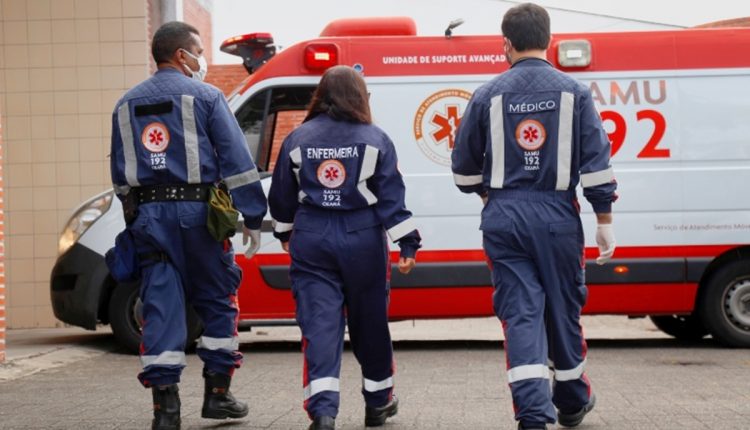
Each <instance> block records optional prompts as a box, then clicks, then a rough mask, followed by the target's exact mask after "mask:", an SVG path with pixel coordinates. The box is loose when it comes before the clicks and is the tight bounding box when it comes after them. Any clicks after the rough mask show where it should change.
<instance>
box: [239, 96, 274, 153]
mask: <svg viewBox="0 0 750 430" xmlns="http://www.w3.org/2000/svg"><path fill="white" fill-rule="evenodd" d="M270 94H271V91H270V90H265V91H263V92H261V93H259V94H256V95H254V96H253V97H252V98H250V100H248V101H247V103H245V104H244V105H243V106H242V107H241V108H240V109H239V111H237V115H236V117H237V122H238V123H239V124H240V128H241V129H242V134H244V135H245V141H247V146H248V147H249V148H250V153H251V154H252V155H253V159H254V160H256V161H257V160H258V149H259V146H260V139H261V132H262V131H263V119H264V118H265V113H266V111H267V108H268V106H267V105H268V100H269V96H270Z"/></svg>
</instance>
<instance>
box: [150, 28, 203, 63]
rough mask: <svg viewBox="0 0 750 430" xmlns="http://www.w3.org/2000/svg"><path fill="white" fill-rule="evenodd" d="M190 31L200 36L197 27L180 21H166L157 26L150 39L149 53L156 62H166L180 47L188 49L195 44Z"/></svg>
mask: <svg viewBox="0 0 750 430" xmlns="http://www.w3.org/2000/svg"><path fill="white" fill-rule="evenodd" d="M191 33H192V34H195V35H197V36H200V33H199V32H198V29H196V28H195V27H193V26H192V25H190V24H185V23H184V22H180V21H172V22H168V23H166V24H164V25H162V26H161V27H159V29H158V30H156V33H154V38H153V40H151V55H153V57H154V61H156V64H160V63H166V62H168V61H169V60H170V59H171V58H172V55H174V53H175V51H177V50H178V49H180V48H182V49H186V50H190V48H191V47H192V46H193V45H194V44H195V40H194V39H193V37H192V36H191Z"/></svg>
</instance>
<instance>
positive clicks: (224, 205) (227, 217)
mask: <svg viewBox="0 0 750 430" xmlns="http://www.w3.org/2000/svg"><path fill="white" fill-rule="evenodd" d="M239 217H240V213H239V212H238V211H237V209H235V208H234V206H232V199H230V198H229V194H227V193H226V191H224V190H222V189H221V188H218V187H211V190H210V191H209V194H208V219H207V220H206V227H208V232H209V233H210V234H211V236H212V237H213V238H214V239H216V241H217V242H223V241H224V240H226V239H228V238H230V237H232V236H233V235H234V233H236V232H237V221H238V220H239Z"/></svg>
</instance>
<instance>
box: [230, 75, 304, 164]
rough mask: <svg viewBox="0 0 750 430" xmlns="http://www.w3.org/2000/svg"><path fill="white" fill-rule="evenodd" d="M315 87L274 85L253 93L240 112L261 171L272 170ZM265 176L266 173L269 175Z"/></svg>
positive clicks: (250, 145)
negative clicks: (276, 86)
mask: <svg viewBox="0 0 750 430" xmlns="http://www.w3.org/2000/svg"><path fill="white" fill-rule="evenodd" d="M313 91H315V87H314V86H306V87H279V88H271V89H267V90H264V91H262V92H259V93H258V94H255V95H253V96H252V97H251V98H250V99H249V100H248V101H247V102H246V103H245V104H244V105H242V107H240V109H239V110H238V111H237V122H239V124H240V128H242V132H243V133H244V135H245V139H246V140H247V146H248V147H249V148H250V153H251V154H252V155H253V159H254V160H255V164H257V165H258V171H260V172H262V173H265V174H266V175H268V174H270V173H271V172H273V167H274V166H275V165H276V159H277V158H278V156H279V150H280V149H281V143H282V142H283V141H284V138H286V136H287V135H288V134H289V133H291V131H292V130H294V129H295V128H297V126H299V125H300V124H301V123H302V120H304V119H305V115H306V114H307V105H308V104H309V103H310V100H311V98H312V93H313ZM266 175H264V176H266Z"/></svg>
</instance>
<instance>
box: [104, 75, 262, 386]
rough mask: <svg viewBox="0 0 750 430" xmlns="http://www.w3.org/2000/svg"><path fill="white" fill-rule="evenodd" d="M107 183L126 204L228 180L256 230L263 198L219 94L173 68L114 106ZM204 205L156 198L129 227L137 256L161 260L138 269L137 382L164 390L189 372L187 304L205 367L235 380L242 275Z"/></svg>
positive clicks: (243, 143)
mask: <svg viewBox="0 0 750 430" xmlns="http://www.w3.org/2000/svg"><path fill="white" fill-rule="evenodd" d="M111 173H112V183H113V185H114V188H115V192H116V193H117V195H118V197H120V198H123V197H124V196H125V195H126V194H128V193H129V192H133V190H134V189H138V188H139V187H147V186H154V185H160V184H173V185H180V184H206V185H211V184H214V183H217V182H218V181H219V180H222V179H223V180H224V182H225V184H226V186H227V187H228V189H229V192H230V193H231V195H232V198H233V201H234V205H235V207H236V208H237V209H238V210H239V211H240V212H241V213H242V215H243V217H244V223H245V226H246V227H247V228H249V229H259V228H260V225H261V222H262V220H263V216H264V215H265V213H266V198H265V195H264V194H263V190H262V188H261V185H260V181H259V176H258V171H257V169H256V167H255V165H254V164H253V160H252V157H251V155H250V151H249V149H248V146H247V144H246V141H245V138H244V136H243V134H242V131H241V130H240V128H239V126H238V124H237V121H236V120H235V118H234V115H232V112H231V111H230V110H229V106H228V105H227V103H226V100H225V99H224V95H223V94H222V93H221V92H220V91H219V90H218V89H217V88H215V87H213V86H211V85H208V84H204V83H201V82H197V81H195V80H193V79H190V78H188V77H186V76H185V75H183V74H182V73H181V72H179V71H177V70H174V69H161V70H159V71H157V72H156V73H155V74H154V75H153V76H152V77H151V78H149V79H147V80H146V81H144V82H142V83H141V84H139V85H137V86H135V87H134V88H132V89H131V90H130V91H128V92H127V93H126V94H125V95H124V96H123V98H122V99H120V101H118V103H117V106H116V107H115V110H114V113H113V116H112V149H111ZM206 217H207V203H206V202H205V201H156V202H149V203H143V204H141V205H140V206H139V207H138V216H137V218H135V220H134V221H132V223H131V224H130V225H129V226H128V228H130V229H131V231H132V233H133V236H134V238H135V241H136V247H137V249H138V251H139V253H140V254H146V255H149V254H150V255H154V253H157V254H162V255H165V256H166V257H167V258H165V259H163V261H157V262H154V261H149V262H145V263H144V266H143V267H142V268H141V272H142V273H141V274H142V285H141V292H140V294H141V300H142V301H143V319H144V326H143V340H142V344H141V364H142V365H143V371H142V372H141V373H140V374H139V375H138V378H139V379H140V381H141V383H142V384H143V385H144V386H146V387H148V386H152V385H169V384H173V383H177V382H179V380H180V374H181V372H182V369H183V367H185V353H184V349H185V339H186V335H187V333H186V327H185V301H186V299H187V300H188V301H189V302H190V303H191V304H192V305H193V308H195V310H196V311H197V313H198V315H199V316H200V318H201V320H202V321H203V325H204V328H205V329H204V332H203V335H202V336H201V337H200V339H199V340H198V348H197V353H198V355H199V356H200V358H201V359H202V360H203V361H204V363H205V367H206V369H208V370H210V371H213V372H217V373H222V374H229V375H231V374H232V373H233V371H234V369H235V368H236V367H239V365H240V364H241V361H242V354H241V353H240V352H239V351H237V349H238V338H237V319H238V315H239V308H238V305H237V288H238V287H239V284H240V279H241V277H242V272H241V271H240V269H239V267H238V266H237V265H236V264H235V262H234V251H233V250H232V245H231V243H230V242H229V241H228V240H226V241H224V242H223V243H219V242H217V241H216V240H215V239H213V238H212V237H211V235H210V234H209V233H208V229H207V228H206Z"/></svg>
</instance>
